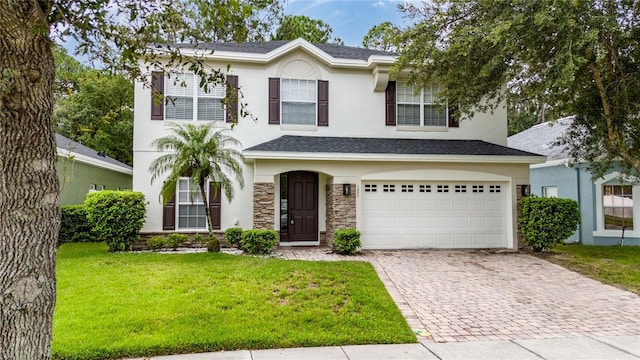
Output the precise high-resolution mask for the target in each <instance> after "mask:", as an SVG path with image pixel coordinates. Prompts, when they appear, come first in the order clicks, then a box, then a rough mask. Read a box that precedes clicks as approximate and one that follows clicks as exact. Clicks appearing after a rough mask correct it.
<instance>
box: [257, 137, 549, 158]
mask: <svg viewBox="0 0 640 360" xmlns="http://www.w3.org/2000/svg"><path fill="white" fill-rule="evenodd" d="M245 151H265V152H313V153H343V154H399V155H472V156H473V155H498V156H538V155H537V154H532V153H530V152H526V151H521V150H517V149H512V148H508V147H506V146H500V145H496V144H491V143H488V142H485V141H481V140H431V139H386V138H353V137H315V136H293V135H285V136H281V137H279V138H277V139H274V140H271V141H267V142H265V143H262V144H259V145H256V146H253V147H251V148H249V149H246V150H245Z"/></svg>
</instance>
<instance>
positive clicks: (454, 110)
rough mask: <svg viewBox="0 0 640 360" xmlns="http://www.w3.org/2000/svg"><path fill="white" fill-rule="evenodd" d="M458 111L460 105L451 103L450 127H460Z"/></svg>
mask: <svg viewBox="0 0 640 360" xmlns="http://www.w3.org/2000/svg"><path fill="white" fill-rule="evenodd" d="M457 111H458V107H457V106H456V105H449V127H460V121H459V120H458V117H457V116H458V115H457V114H456V113H457Z"/></svg>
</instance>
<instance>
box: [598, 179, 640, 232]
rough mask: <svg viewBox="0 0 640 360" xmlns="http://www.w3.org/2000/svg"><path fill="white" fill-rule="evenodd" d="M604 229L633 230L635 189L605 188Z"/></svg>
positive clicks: (624, 187)
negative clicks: (624, 228)
mask: <svg viewBox="0 0 640 360" xmlns="http://www.w3.org/2000/svg"><path fill="white" fill-rule="evenodd" d="M602 190H603V196H602V205H603V208H604V209H603V210H604V228H605V229H610V230H621V229H622V228H623V227H626V229H627V230H633V189H632V187H631V186H629V185H605V186H603V189H602Z"/></svg>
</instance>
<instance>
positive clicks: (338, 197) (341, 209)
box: [326, 184, 356, 246]
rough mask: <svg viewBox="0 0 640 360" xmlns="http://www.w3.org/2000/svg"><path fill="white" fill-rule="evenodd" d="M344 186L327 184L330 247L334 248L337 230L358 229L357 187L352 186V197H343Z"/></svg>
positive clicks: (328, 243) (327, 237)
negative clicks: (334, 236) (334, 237)
mask: <svg viewBox="0 0 640 360" xmlns="http://www.w3.org/2000/svg"><path fill="white" fill-rule="evenodd" d="M342 185H343V184H327V234H326V241H327V245H328V246H333V233H334V231H336V230H340V229H345V228H354V229H355V227H356V186H355V184H351V191H350V193H351V194H350V195H348V196H345V195H342Z"/></svg>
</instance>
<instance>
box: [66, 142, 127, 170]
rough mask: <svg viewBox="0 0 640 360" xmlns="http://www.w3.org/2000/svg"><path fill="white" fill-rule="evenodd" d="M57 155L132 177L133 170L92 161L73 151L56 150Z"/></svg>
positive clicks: (92, 159)
mask: <svg viewBox="0 0 640 360" xmlns="http://www.w3.org/2000/svg"><path fill="white" fill-rule="evenodd" d="M57 154H58V156H62V157H65V158H70V157H73V160H74V161H78V162H81V163H84V164H88V165H92V166H96V167H99V168H102V169H107V170H113V171H117V172H119V173H123V174H127V175H133V170H132V169H128V168H123V167H122V166H118V165H115V164H111V163H108V162H106V161H101V160H98V159H94V158H92V157H89V156H86V155H81V154H77V153H75V152H73V151H69V150H65V149H62V148H57Z"/></svg>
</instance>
